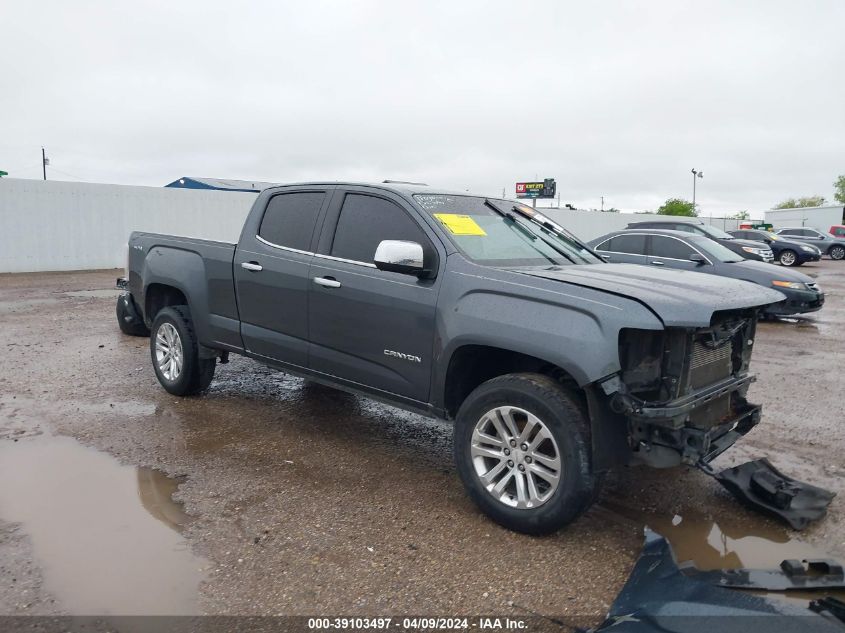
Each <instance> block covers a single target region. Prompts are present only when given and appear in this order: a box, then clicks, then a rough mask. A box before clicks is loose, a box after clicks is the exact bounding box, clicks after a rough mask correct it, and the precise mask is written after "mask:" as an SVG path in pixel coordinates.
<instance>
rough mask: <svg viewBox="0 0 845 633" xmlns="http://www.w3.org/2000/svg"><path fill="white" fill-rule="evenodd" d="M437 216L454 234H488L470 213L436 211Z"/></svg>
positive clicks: (435, 215)
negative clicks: (459, 213)
mask: <svg viewBox="0 0 845 633" xmlns="http://www.w3.org/2000/svg"><path fill="white" fill-rule="evenodd" d="M433 215H434V217H435V218H437V219H438V220H440V222H441V223H442V224H443V226H445V227H446V228H447V229H448V230H449V232H450V233H451V234H452V235H482V236H483V235H487V233H485V232H484V229H482V228H481V227H480V226H478V223H477V222H476V221H475V220H473V219H472V217H470V216H468V215H458V214H457V213H435V214H433Z"/></svg>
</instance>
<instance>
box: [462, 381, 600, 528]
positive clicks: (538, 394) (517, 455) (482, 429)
mask: <svg viewBox="0 0 845 633" xmlns="http://www.w3.org/2000/svg"><path fill="white" fill-rule="evenodd" d="M454 451H455V462H456V465H457V469H458V473H459V474H460V476H461V480H462V481H463V483H464V486H465V487H466V490H467V493H468V494H469V496H470V497H471V498H472V500H473V501H474V502H475V503H476V504H477V505H478V506H479V507H480V508H481V509H482V510H483V511H484V512H485V513H486V514H487V515H488V516H489V517H490V518H492V519H493V520H494V521H496V522H498V523H500V524H501V525H503V526H505V527H507V528H510V529H512V530H516V531H519V532H526V533H529V534H545V533H548V532H552V531H554V530H557V529H559V528H560V527H562V526H564V525H566V524H567V523H570V522H572V521H573V520H575V519H576V518H577V517H578V516H579V515H580V514H581V513H583V512H584V511H585V510H586V509H587V508H588V507H589V506H590V505H591V504H592V502H593V500H594V498H595V496H596V492H597V488H598V480H597V478H596V476H595V475H594V473H593V472H592V467H591V464H590V451H589V426H588V422H587V418H586V415H585V414H584V412H583V411H582V410H581V408H580V406H579V405H578V403H577V400H576V398H575V397H574V396H573V395H571V394H569V393H567V392H566V390H564V389H563V388H562V387H561V386H560V385H559V384H558V383H557V382H556V381H555V380H553V379H552V378H549V377H548V376H544V375H542V374H509V375H506V376H500V377H498V378H493V379H492V380H488V381H487V382H485V383H484V384H482V385H481V386H479V387H478V388H476V389H475V391H473V392H472V393H471V394H470V395H469V396H468V397H467V399H466V400H465V401H464V403H463V404H462V405H461V408H460V410H459V411H458V415H457V419H456V422H455V441H454Z"/></svg>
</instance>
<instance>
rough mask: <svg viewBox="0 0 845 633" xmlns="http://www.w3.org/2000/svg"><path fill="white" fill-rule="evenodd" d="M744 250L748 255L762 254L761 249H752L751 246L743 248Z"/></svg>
mask: <svg viewBox="0 0 845 633" xmlns="http://www.w3.org/2000/svg"><path fill="white" fill-rule="evenodd" d="M742 250H744V251H745V252H746V253H753V254H754V255H760V254H761V253H762V251H761V250H760V249H759V248H752V247H750V246H743V247H742Z"/></svg>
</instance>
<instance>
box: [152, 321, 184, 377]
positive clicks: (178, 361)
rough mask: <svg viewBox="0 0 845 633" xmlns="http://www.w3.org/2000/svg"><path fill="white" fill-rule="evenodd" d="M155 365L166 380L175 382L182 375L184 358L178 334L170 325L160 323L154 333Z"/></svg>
mask: <svg viewBox="0 0 845 633" xmlns="http://www.w3.org/2000/svg"><path fill="white" fill-rule="evenodd" d="M155 351H156V364H157V365H158V370H159V371H160V372H161V375H162V376H164V377H165V378H166V379H167V380H176V379H177V378H179V375H180V374H181V373H182V365H183V363H184V361H185V356H184V354H183V351H182V339H181V338H180V337H179V332H178V331H177V330H176V328H175V327H173V325H172V324H170V323H162V324H161V326H160V327H159V328H158V332H156V346H155Z"/></svg>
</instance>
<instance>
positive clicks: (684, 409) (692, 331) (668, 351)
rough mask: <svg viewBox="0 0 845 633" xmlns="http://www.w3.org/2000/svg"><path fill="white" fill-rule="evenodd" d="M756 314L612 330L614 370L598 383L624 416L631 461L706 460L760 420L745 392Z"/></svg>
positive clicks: (730, 313)
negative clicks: (705, 323)
mask: <svg viewBox="0 0 845 633" xmlns="http://www.w3.org/2000/svg"><path fill="white" fill-rule="evenodd" d="M756 317H757V315H756V310H754V309H749V310H739V311H728V312H721V313H720V312H717V313H715V314H714V316H713V319H712V321H711V324H710V326H709V327H704V328H667V329H665V330H662V331H653V330H636V329H624V330H622V331H621V332H620V336H619V358H620V365H621V367H622V370H621V372H620V373H619V374H616V375H614V376H612V377H610V378H609V379H606V380H604V381H603V382H602V383H601V385H600V386H601V388H602V390H603V391H604V393H605V395H606V396H607V397H608V399H609V406H610V408H611V410H612V411H614V412H615V413H616V414H619V415H622V416H624V417H625V419H626V420H627V423H628V440H629V448H630V450H631V456H630V457H631V459H630V462H631V463H642V464H646V465H649V466H653V467H656V468H667V467H671V466H676V465H678V464H680V463H687V464H692V465H694V464H699V463H707V462H710V461H711V460H713V459H714V458H716V457H717V456H718V455H720V454H721V453H722V452H724V451H725V450H726V449H728V448H729V447H730V446H731V445H732V444H733V443H734V442H736V440H737V439H739V438H740V437H742V436H743V435H745V434H746V433H747V432H748V431H750V430H751V429H752V428H753V427H754V426H755V425H756V424H757V423H758V422H759V421H760V409H761V407H760V406H759V405H754V404H751V403H749V402H748V401H747V400H746V393H747V391H748V387H749V385H750V384H751V383H752V382H753V381H754V376H752V375H750V374H749V373H748V366H749V363H750V360H751V350H752V346H753V344H754V335H755V331H756V324H757V318H756Z"/></svg>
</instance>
